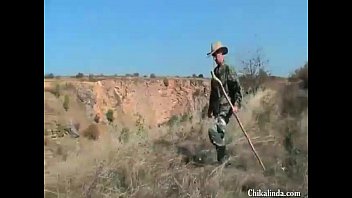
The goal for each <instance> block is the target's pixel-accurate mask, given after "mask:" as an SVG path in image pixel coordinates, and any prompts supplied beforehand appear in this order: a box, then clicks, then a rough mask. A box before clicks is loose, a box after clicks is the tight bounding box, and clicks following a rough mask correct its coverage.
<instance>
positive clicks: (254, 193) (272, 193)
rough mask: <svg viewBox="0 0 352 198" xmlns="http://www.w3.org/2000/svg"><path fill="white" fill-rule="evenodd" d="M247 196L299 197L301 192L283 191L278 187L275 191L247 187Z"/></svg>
mask: <svg viewBox="0 0 352 198" xmlns="http://www.w3.org/2000/svg"><path fill="white" fill-rule="evenodd" d="M248 196H250V197H301V192H283V191H281V190H280V189H278V190H277V191H273V190H260V189H258V190H254V189H249V190H248Z"/></svg>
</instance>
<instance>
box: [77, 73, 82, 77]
mask: <svg viewBox="0 0 352 198" xmlns="http://www.w3.org/2000/svg"><path fill="white" fill-rule="evenodd" d="M83 77H84V74H83V73H78V74H77V75H76V78H83Z"/></svg>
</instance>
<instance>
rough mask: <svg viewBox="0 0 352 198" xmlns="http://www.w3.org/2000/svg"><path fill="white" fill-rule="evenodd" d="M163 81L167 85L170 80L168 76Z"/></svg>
mask: <svg viewBox="0 0 352 198" xmlns="http://www.w3.org/2000/svg"><path fill="white" fill-rule="evenodd" d="M163 82H164V85H165V86H166V87H167V86H169V80H168V79H167V78H164V80H163Z"/></svg>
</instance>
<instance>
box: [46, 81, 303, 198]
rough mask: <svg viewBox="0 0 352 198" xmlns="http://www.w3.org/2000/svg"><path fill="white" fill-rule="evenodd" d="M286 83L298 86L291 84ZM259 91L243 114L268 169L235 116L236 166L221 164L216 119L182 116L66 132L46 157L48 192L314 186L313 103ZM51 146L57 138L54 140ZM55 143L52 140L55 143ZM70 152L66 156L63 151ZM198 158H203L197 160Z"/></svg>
mask: <svg viewBox="0 0 352 198" xmlns="http://www.w3.org/2000/svg"><path fill="white" fill-rule="evenodd" d="M286 89H290V90H286V91H291V92H295V91H298V90H296V89H294V88H292V87H287V88H286ZM284 93H285V92H284V91H280V92H275V91H272V90H269V89H267V90H265V91H260V92H258V93H257V94H256V95H254V96H253V95H249V96H248V97H247V98H245V99H244V102H245V104H244V105H243V108H242V110H241V112H240V113H239V117H240V119H241V121H242V122H243V125H244V126H245V128H246V130H247V133H248V134H249V135H250V137H251V139H252V142H253V144H254V146H255V148H256V150H257V151H258V153H259V155H260V156H261V158H262V160H263V162H264V164H265V166H266V169H267V170H266V171H265V172H263V171H262V170H261V167H260V165H259V164H258V162H257V161H256V158H255V157H254V155H253V153H252V152H251V150H250V147H249V145H248V143H247V141H246V139H245V137H244V135H243V133H242V131H241V130H240V128H239V127H238V124H237V123H236V122H235V119H231V121H230V123H229V125H228V128H227V134H226V142H227V144H228V146H227V148H228V152H229V153H230V154H231V157H232V165H231V166H229V167H226V168H225V167H223V166H214V165H211V164H210V163H208V162H210V161H213V160H214V159H215V158H216V156H215V151H214V148H213V146H212V145H211V144H210V142H209V139H208V134H207V129H208V127H209V126H210V125H211V124H212V122H213V121H212V120H211V119H207V118H204V119H201V117H202V112H201V110H200V111H199V112H196V113H194V114H193V115H192V119H178V120H176V121H174V122H175V123H174V124H172V125H169V126H167V125H165V126H162V127H160V128H155V129H148V128H147V127H141V126H138V125H136V126H129V127H128V129H127V128H126V126H109V127H110V128H109V130H108V132H107V133H103V135H102V136H100V137H99V138H98V139H97V140H95V141H93V140H89V139H87V138H80V139H75V140H74V139H70V138H64V139H63V140H62V141H61V143H60V145H59V146H58V145H56V147H58V148H61V151H60V152H56V153H54V158H53V159H51V162H50V160H47V169H46V173H45V195H46V197H58V196H59V197H192V198H196V197H202V198H203V197H247V191H248V190H249V189H261V190H265V189H271V190H275V189H280V190H281V191H293V190H295V191H300V192H301V193H302V195H303V194H305V193H306V192H307V191H308V189H307V122H306V119H307V106H306V105H307V104H306V103H299V105H303V106H300V112H298V110H297V111H287V109H286V108H297V107H296V106H294V107H292V105H291V104H292V103H294V104H296V103H295V101H296V99H297V98H295V96H294V94H293V95H292V96H291V98H287V97H288V96H287V94H284ZM47 145H48V146H47V147H50V145H54V144H47ZM51 147H53V146H51ZM63 155H65V157H62V156H63ZM197 160H199V161H200V162H203V163H204V164H203V165H202V166H199V163H193V162H194V161H197Z"/></svg>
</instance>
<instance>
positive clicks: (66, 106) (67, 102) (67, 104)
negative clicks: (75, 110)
mask: <svg viewBox="0 0 352 198" xmlns="http://www.w3.org/2000/svg"><path fill="white" fill-rule="evenodd" d="M69 102H70V98H69V96H68V95H65V100H64V103H63V107H64V109H65V111H68V108H69Z"/></svg>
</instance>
